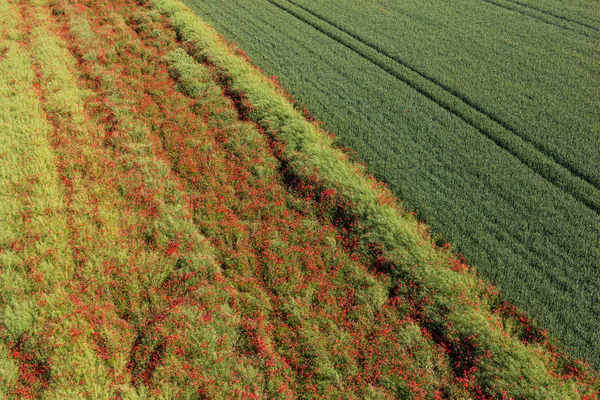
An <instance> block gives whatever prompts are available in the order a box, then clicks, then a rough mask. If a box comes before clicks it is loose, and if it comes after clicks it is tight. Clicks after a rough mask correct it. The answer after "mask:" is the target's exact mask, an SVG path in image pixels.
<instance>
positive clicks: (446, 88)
mask: <svg viewBox="0 0 600 400" xmlns="http://www.w3.org/2000/svg"><path fill="white" fill-rule="evenodd" d="M267 1H269V2H270V3H272V4H275V3H276V1H274V0H267ZM281 1H287V2H288V3H291V4H293V5H294V6H296V7H298V8H300V9H302V10H304V11H305V12H307V13H309V14H310V15H312V16H314V17H315V18H317V19H319V20H321V21H323V22H324V23H326V24H329V25H331V26H333V27H334V28H336V29H338V30H339V31H341V32H343V33H345V34H346V35H348V36H350V37H352V38H353V39H355V40H357V41H358V42H360V43H362V44H363V45H365V46H368V47H370V48H371V49H373V50H374V51H376V52H377V53H379V54H381V55H382V56H384V57H386V58H389V59H391V60H393V61H395V62H396V63H398V64H400V65H401V66H403V67H405V68H408V69H409V70H410V71H412V72H414V73H416V74H417V75H419V76H420V77H421V78H423V79H426V80H428V81H430V82H431V83H433V84H435V85H437V86H439V87H440V88H442V89H443V90H444V91H446V92H448V93H449V94H451V95H453V96H454V97H456V98H457V99H459V100H460V101H461V102H463V103H464V104H466V105H467V106H469V107H471V108H472V109H474V110H475V111H477V112H479V113H481V114H483V115H485V116H486V117H488V118H489V119H490V120H492V121H493V122H495V123H496V124H498V125H500V126H501V127H502V128H504V129H506V130H507V131H509V132H510V133H512V134H513V135H515V136H518V137H519V138H520V139H522V140H523V141H524V142H527V143H528V144H530V145H531V146H532V147H533V148H535V150H537V151H539V152H540V153H542V154H543V156H545V157H548V158H550V159H551V160H552V161H553V162H555V163H556V164H558V165H560V166H561V167H563V168H565V169H566V170H568V171H569V172H571V173H572V174H573V175H575V176H576V177H577V178H580V179H582V180H584V181H586V182H587V183H589V184H590V185H592V186H594V187H595V188H596V189H599V190H600V185H599V184H598V183H596V182H594V179H593V178H590V177H589V176H588V175H587V174H586V173H585V172H583V171H580V170H579V168H577V167H575V166H573V165H571V164H570V163H569V162H568V161H563V160H561V159H559V158H558V157H557V156H555V155H553V154H549V153H550V151H549V150H548V149H546V148H545V147H544V145H543V144H541V143H537V142H534V141H531V140H529V139H528V138H526V137H525V136H524V135H522V134H521V133H519V132H518V131H517V130H516V129H515V128H514V127H512V126H511V125H510V124H508V123H507V122H506V121H503V120H502V119H501V118H499V117H497V116H496V115H494V114H493V113H491V112H490V111H487V110H486V109H484V108H483V107H482V106H480V105H479V104H477V103H475V102H473V101H472V100H470V99H469V98H468V97H467V96H466V95H464V94H463V93H461V92H459V91H458V90H457V89H454V88H452V87H450V86H448V85H446V84H444V83H443V82H441V81H440V80H438V79H436V78H434V77H433V76H430V75H428V74H426V73H424V72H421V71H419V70H418V69H417V68H416V67H414V66H412V65H410V64H409V63H407V62H406V61H404V60H402V59H401V58H399V57H396V56H394V55H393V54H391V53H389V52H388V51H386V50H385V49H383V48H381V47H380V46H379V45H377V43H372V42H370V41H367V40H365V39H363V38H362V37H360V36H359V35H357V34H355V33H354V32H352V31H349V30H347V29H345V28H343V27H342V26H340V25H339V24H337V23H335V22H334V21H332V20H330V19H329V18H327V17H324V16H322V15H320V14H319V13H316V12H314V11H312V10H311V9H309V8H307V7H305V6H302V5H300V4H298V3H297V2H296V1H295V0H281ZM484 1H486V0H484ZM288 11H289V10H288ZM296 17H297V18H301V16H296ZM304 22H306V23H309V22H308V21H304ZM311 25H312V24H311ZM323 33H325V32H323ZM325 34H327V33H325ZM328 36H330V35H328ZM330 37H331V36H330ZM352 50H354V51H355V52H358V51H357V50H356V49H352ZM360 55H361V56H363V57H365V58H368V59H369V60H370V61H373V60H371V59H370V57H368V56H367V55H364V54H360ZM455 111H456V110H455ZM461 118H462V117H461ZM463 119H464V118H463ZM465 122H467V121H465ZM471 125H473V124H471ZM475 127H476V128H478V129H481V127H479V126H475Z"/></svg>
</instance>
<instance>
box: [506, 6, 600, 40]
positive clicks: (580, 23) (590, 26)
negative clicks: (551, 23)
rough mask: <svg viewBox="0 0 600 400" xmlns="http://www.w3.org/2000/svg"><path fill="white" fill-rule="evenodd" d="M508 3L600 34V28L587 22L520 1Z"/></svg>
mask: <svg viewBox="0 0 600 400" xmlns="http://www.w3.org/2000/svg"><path fill="white" fill-rule="evenodd" d="M506 1H507V2H509V3H514V4H518V5H520V6H521V7H525V8H529V9H532V10H535V11H537V12H539V13H542V14H546V15H550V16H552V17H554V18H558V19H560V20H563V21H566V22H570V23H572V24H576V25H580V26H582V27H585V28H588V29H591V30H593V31H596V32H600V28H598V27H596V26H594V25H591V24H588V23H585V22H580V21H577V20H575V19H572V18H569V17H565V16H564V15H560V14H556V13H554V12H552V11H548V10H544V9H543V8H540V7H536V6H533V5H531V4H527V3H524V2H522V1H518V0H506Z"/></svg>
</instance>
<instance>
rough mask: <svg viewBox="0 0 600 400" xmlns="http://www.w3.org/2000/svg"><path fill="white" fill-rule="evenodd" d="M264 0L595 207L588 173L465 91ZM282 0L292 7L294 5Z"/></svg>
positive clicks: (303, 10) (319, 19) (332, 26)
mask: <svg viewBox="0 0 600 400" xmlns="http://www.w3.org/2000/svg"><path fill="white" fill-rule="evenodd" d="M267 1H268V2H269V3H271V4H273V5H274V6H276V7H278V8H280V9H282V10H283V11H285V12H287V13H289V14H291V15H292V16H294V17H296V18H298V19H300V20H301V21H303V22H305V23H307V24H309V25H310V26H312V27H313V28H315V29H317V30H318V31H319V32H321V33H323V34H325V35H327V36H329V37H330V38H331V39H333V40H335V41H337V42H338V43H340V44H342V45H343V46H345V47H347V48H348V49H350V50H352V51H354V52H356V53H357V54H359V55H360V56H362V57H364V58H366V59H367V60H369V61H371V62H372V63H373V64H375V65H377V66H378V67H380V68H381V69H383V70H384V71H386V72H387V73H389V74H390V75H392V76H394V77H396V78H397V79H399V80H401V81H402V82H404V83H405V84H407V85H408V86H410V87H411V88H412V89H414V90H416V91H417V92H419V93H420V94H421V95H423V96H425V97H427V98H428V99H429V100H431V101H433V102H434V103H436V104H437V105H439V106H440V107H442V108H443V109H445V110H446V111H448V112H450V113H451V114H453V115H455V116H456V117H458V118H460V119H462V120H463V121H464V122H466V123H467V124H469V125H470V126H472V127H473V128H475V129H477V130H478V131H479V132H480V133H482V134H483V135H485V136H486V137H487V138H489V139H490V140H492V141H493V142H494V143H496V144H497V145H498V146H499V147H501V148H502V149H504V150H506V151H507V152H508V153H510V154H511V155H513V156H514V157H516V158H517V159H518V160H520V161H521V162H522V163H523V164H525V165H527V166H528V167H529V168H531V169H532V170H533V171H534V172H536V173H537V174H539V175H540V176H542V177H543V178H544V179H546V180H548V181H549V182H550V183H552V184H554V185H556V186H558V187H559V188H561V189H562V190H565V191H566V192H567V193H569V194H570V195H571V196H573V197H574V198H575V199H577V200H579V201H581V202H582V203H583V204H585V205H586V206H587V207H589V208H590V209H592V210H593V211H595V212H596V213H600V190H599V188H598V186H597V183H596V182H594V181H593V180H592V178H590V177H589V176H587V174H585V172H584V171H580V170H579V169H577V168H576V167H575V166H573V165H571V164H570V163H568V161H566V160H560V159H558V158H556V157H554V156H552V155H550V154H549V152H548V151H547V150H546V149H544V147H543V146H542V145H540V144H539V143H534V142H531V141H528V140H526V138H524V137H523V136H522V135H521V134H520V133H519V132H518V131H517V130H516V129H515V128H513V127H511V126H510V125H509V124H507V123H506V122H504V121H502V120H501V119H499V118H498V117H496V116H494V115H493V114H492V113H490V112H488V111H486V110H485V109H483V108H482V107H481V106H479V105H478V104H476V103H474V102H473V101H471V100H470V99H469V98H468V97H467V96H465V95H464V94H462V93H460V92H459V91H457V90H456V89H453V88H451V87H448V86H447V85H445V84H443V83H442V82H440V81H439V80H438V79H436V78H434V77H431V76H428V75H427V74H424V73H422V72H420V71H418V70H417V69H416V68H415V67H413V66H411V65H410V64H407V63H406V62H405V61H403V60H402V59H399V58H398V57H396V56H394V55H393V54H391V53H389V52H387V51H386V50H385V49H383V48H382V47H381V46H378V45H377V44H376V43H371V42H368V41H365V40H364V39H363V38H362V37H360V36H359V35H356V34H354V33H353V32H351V31H349V30H347V29H344V28H343V27H341V26H340V25H339V24H336V23H335V22H334V21H332V20H331V19H328V18H326V17H324V16H322V15H320V14H318V13H315V12H313V11H311V10H310V9H308V8H307V7H304V6H302V5H299V4H297V3H296V2H294V1H289V0H267ZM286 3H287V4H291V5H292V6H295V7H297V8H296V9H294V8H292V7H290V6H288V5H286ZM315 19H316V20H315ZM357 42H358V43H357ZM395 64H396V65H395Z"/></svg>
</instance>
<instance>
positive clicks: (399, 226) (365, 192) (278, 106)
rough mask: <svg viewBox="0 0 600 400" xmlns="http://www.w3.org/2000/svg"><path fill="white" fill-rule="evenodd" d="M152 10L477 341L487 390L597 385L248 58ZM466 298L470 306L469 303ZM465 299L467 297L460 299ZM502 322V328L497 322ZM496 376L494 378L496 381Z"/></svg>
mask: <svg viewBox="0 0 600 400" xmlns="http://www.w3.org/2000/svg"><path fill="white" fill-rule="evenodd" d="M150 4H152V6H153V7H155V8H157V9H159V10H161V11H162V12H163V13H165V14H166V15H168V16H169V17H170V20H171V22H172V24H173V27H174V29H175V30H176V31H177V32H178V34H179V35H180V37H181V38H182V39H183V40H185V41H186V42H187V43H188V44H190V45H192V46H193V47H194V51H195V52H197V53H196V57H197V58H200V59H201V60H204V59H206V60H208V61H209V62H211V63H214V65H216V66H217V67H218V68H220V69H222V70H223V71H224V73H225V72H226V73H228V75H229V76H230V78H231V87H232V88H233V89H235V90H237V91H239V92H241V93H243V94H244V95H245V96H247V98H248V100H249V101H250V102H251V104H252V106H253V108H252V111H251V112H250V116H251V117H252V118H253V119H254V120H255V122H257V123H258V124H259V125H260V126H262V127H263V128H264V129H265V130H266V131H267V132H269V133H271V134H272V135H273V137H274V138H276V139H278V140H281V141H282V142H283V143H285V149H284V150H283V153H282V157H283V159H285V160H286V161H287V162H288V163H289V164H288V165H289V166H290V167H291V168H293V169H294V171H295V173H296V175H297V176H298V177H306V178H307V179H308V178H309V177H312V176H317V177H318V178H319V179H320V180H321V181H322V182H323V184H324V186H326V187H328V188H333V189H335V190H337V191H338V193H339V196H340V197H342V198H344V199H345V200H347V201H349V202H350V203H352V204H353V205H354V208H353V209H352V212H354V213H356V214H357V215H358V216H359V218H360V220H361V222H362V223H363V224H364V225H365V231H364V234H363V236H362V237H361V238H360V239H361V241H364V242H366V243H367V244H368V243H376V244H379V245H380V246H382V247H383V249H384V250H385V251H386V252H387V253H388V254H389V258H390V260H392V262H393V267H392V270H391V272H390V273H391V275H392V277H394V279H398V280H399V281H402V280H403V279H404V278H405V277H411V278H412V279H413V282H415V283H416V285H417V286H419V288H420V289H421V290H423V292H424V293H427V297H429V298H430V299H432V300H433V303H432V304H431V306H430V307H428V310H427V313H428V316H429V318H431V319H432V320H433V321H437V323H442V321H444V322H443V323H442V324H443V325H445V326H447V324H448V323H449V322H450V321H451V325H452V326H453V328H452V330H451V331H453V332H454V334H456V335H458V337H463V338H467V337H468V338H472V339H473V340H475V342H476V343H477V347H478V348H479V349H480V350H481V351H483V352H486V351H489V352H490V354H491V355H493V356H491V357H490V358H489V359H486V360H485V362H483V363H482V365H480V366H479V367H480V368H481V370H480V371H479V372H478V373H476V379H477V380H478V383H479V384H480V385H481V387H483V388H484V390H485V391H486V392H488V393H491V394H493V395H497V396H500V395H501V394H502V393H504V392H505V394H508V395H510V396H515V397H518V396H523V397H527V398H547V397H550V398H552V397H561V398H578V397H579V394H578V393H581V391H587V392H588V393H592V392H593V391H594V390H595V389H593V388H592V387H587V388H586V387H585V386H586V385H585V384H584V385H583V386H580V387H578V386H579V384H577V383H575V382H574V381H569V383H568V384H567V383H566V382H564V381H563V382H561V381H560V379H557V378H554V377H552V375H553V374H551V371H552V370H553V369H554V368H555V366H552V365H551V364H548V363H547V360H546V357H545V356H542V355H541V354H543V353H544V352H543V350H541V349H540V348H539V347H538V346H537V345H530V346H526V345H524V344H523V343H521V342H520V340H518V339H517V338H515V337H513V336H511V335H506V333H503V332H502V329H498V326H501V325H502V323H501V322H500V321H499V320H498V316H496V315H494V314H493V313H491V312H490V304H489V303H488V300H485V297H480V296H482V293H483V292H485V290H482V289H481V287H480V286H479V283H478V282H479V281H478V279H477V278H475V277H474V276H473V275H471V274H463V273H459V272H456V271H453V270H452V269H451V268H450V267H449V262H450V261H449V259H448V258H446V257H447V256H444V255H440V253H439V252H437V251H436V250H435V249H434V247H433V246H432V244H431V242H430V241H428V240H426V239H423V238H422V236H421V234H420V233H419V228H418V225H417V223H416V221H415V220H414V219H412V218H410V217H408V216H407V215H404V214H402V213H400V212H399V210H398V208H397V207H396V206H393V205H387V204H385V203H382V202H381V198H382V196H383V197H389V194H388V192H387V191H386V190H384V189H381V188H377V187H376V188H374V183H373V182H372V181H371V180H369V179H368V178H366V177H365V176H364V175H362V174H360V173H357V168H356V166H354V165H353V163H351V162H349V161H348V160H347V157H345V156H344V155H343V154H342V153H340V152H339V151H337V150H334V149H333V147H332V141H331V139H330V138H328V137H327V136H326V135H324V134H323V133H322V132H319V131H317V130H316V128H315V127H314V126H313V125H311V124H310V123H308V122H307V121H306V120H305V119H304V117H303V116H302V115H301V114H300V113H299V112H298V111H296V110H295V109H294V108H293V106H292V105H291V104H290V103H289V102H288V100H287V99H286V98H285V97H284V96H283V95H281V94H280V93H278V92H277V89H276V87H275V86H274V85H273V83H272V82H270V81H269V80H268V79H267V78H266V77H264V76H263V75H261V74H259V73H257V71H256V70H255V69H254V68H253V67H252V66H251V65H250V64H249V63H247V62H246V61H245V60H244V59H243V58H241V57H239V56H235V55H232V53H231V51H230V49H229V48H228V47H227V46H226V45H225V44H224V43H223V42H222V41H221V39H220V38H219V36H218V35H217V34H216V33H215V32H214V31H213V30H212V29H211V28H210V27H208V26H207V25H206V24H205V23H204V22H203V21H202V20H201V19H200V18H199V17H197V16H196V15H195V14H193V13H192V12H191V11H190V10H189V9H188V8H187V7H186V6H184V5H182V4H181V3H179V2H176V1H169V0H153V1H150ZM463 296H466V297H465V298H468V299H469V300H468V301H466V302H465V301H464V299H465V298H463ZM461 298H463V300H460V299H461ZM498 323H500V325H498ZM492 376H495V377H496V378H491V377H492Z"/></svg>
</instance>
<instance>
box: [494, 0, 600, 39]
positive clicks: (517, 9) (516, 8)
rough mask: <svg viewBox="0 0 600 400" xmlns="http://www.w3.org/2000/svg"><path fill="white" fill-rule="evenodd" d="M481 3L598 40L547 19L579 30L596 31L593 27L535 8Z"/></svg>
mask: <svg viewBox="0 0 600 400" xmlns="http://www.w3.org/2000/svg"><path fill="white" fill-rule="evenodd" d="M483 1H484V2H486V3H488V4H491V5H493V6H496V7H498V8H502V9H503V10H506V11H512V12H515V13H517V14H521V15H522V16H524V17H529V18H533V19H535V20H538V21H541V22H544V23H546V24H548V25H552V26H554V27H556V28H560V29H564V30H567V31H569V32H573V33H576V34H579V35H582V36H585V37H588V38H591V39H596V40H597V39H599V37H598V36H595V35H590V34H589V33H586V32H584V31H581V30H577V29H573V28H571V27H569V26H565V25H561V24H558V23H556V22H553V21H551V20H549V19H548V17H550V18H553V19H559V20H561V21H563V22H565V23H572V24H577V25H579V26H580V27H581V28H584V29H592V30H595V31H596V30H597V29H596V28H594V27H592V26H587V25H582V24H580V23H578V22H575V21H571V20H569V19H566V18H563V17H558V16H554V15H552V14H548V13H544V12H543V11H541V10H538V9H536V8H531V7H527V6H525V5H522V4H520V3H517V2H513V1H510V0H504V1H506V2H508V3H510V4H511V5H506V4H502V2H501V1H499V0H483ZM520 7H522V8H525V9H529V10H530V12H526V11H524V10H521V8H520ZM534 13H540V14H543V15H545V16H546V18H544V17H542V16H540V15H536V14H534Z"/></svg>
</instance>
